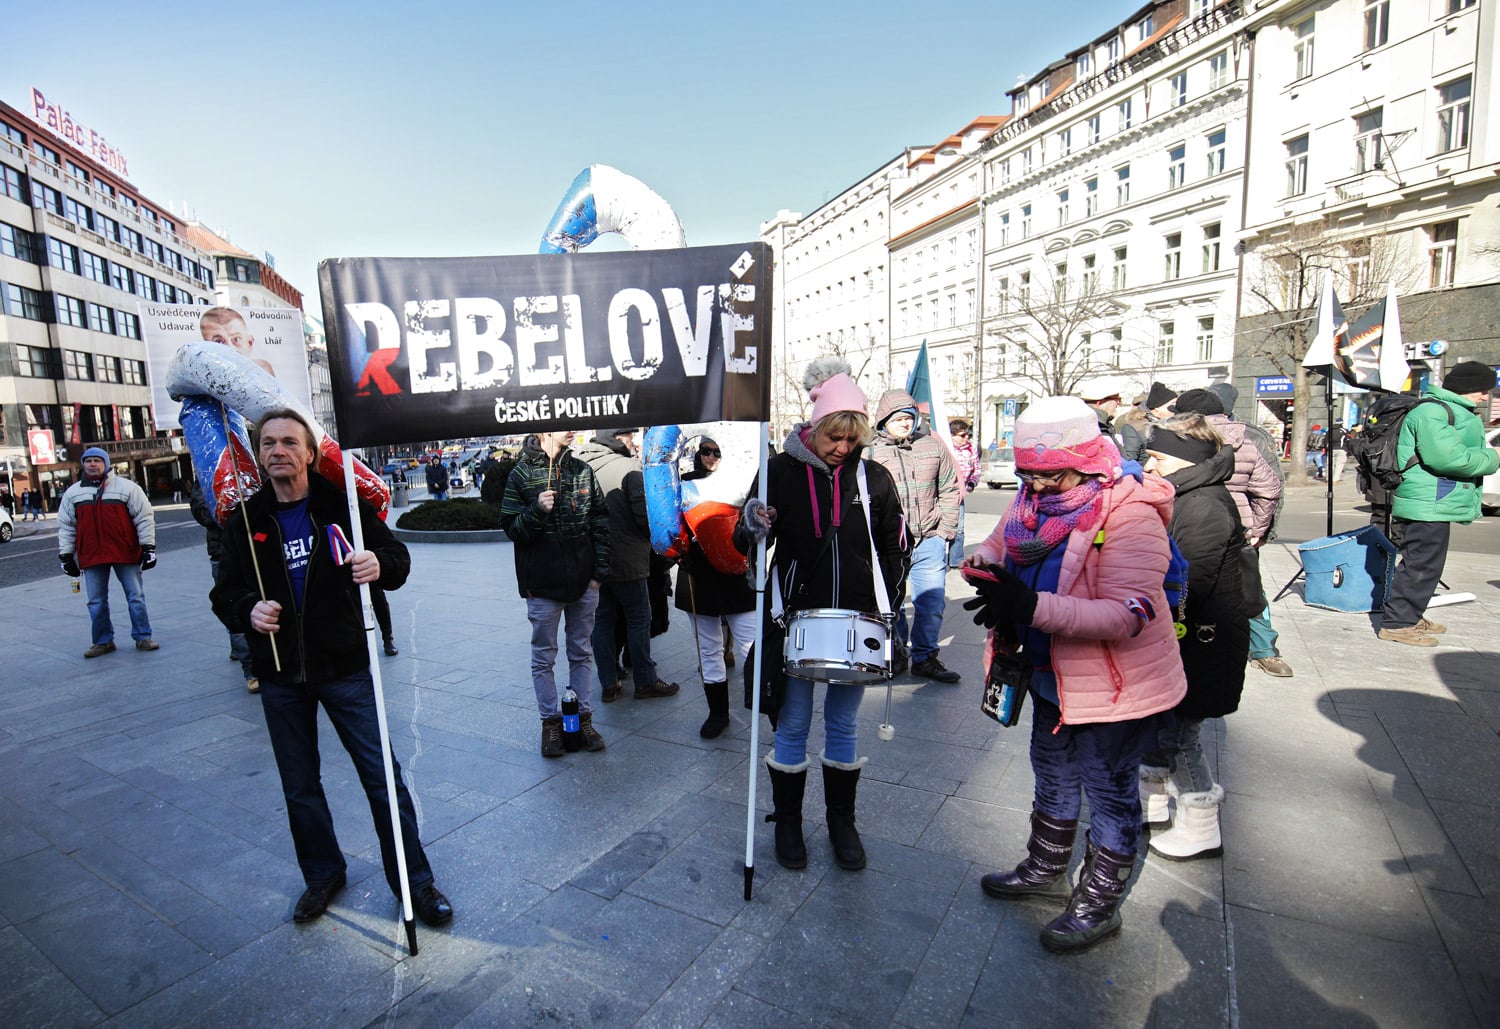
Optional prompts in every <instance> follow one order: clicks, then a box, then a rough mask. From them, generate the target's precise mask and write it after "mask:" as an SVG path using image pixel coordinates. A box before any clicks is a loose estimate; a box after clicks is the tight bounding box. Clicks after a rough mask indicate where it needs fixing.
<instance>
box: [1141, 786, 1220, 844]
mask: <svg viewBox="0 0 1500 1029" xmlns="http://www.w3.org/2000/svg"><path fill="white" fill-rule="evenodd" d="M1223 802H1224V787H1222V786H1220V785H1219V784H1218V783H1214V788H1213V789H1211V790H1209V791H1208V792H1207V793H1183V794H1180V795H1179V796H1178V797H1177V817H1176V818H1175V819H1174V820H1173V822H1172V828H1170V829H1168V830H1167V831H1166V832H1164V833H1157V834H1155V835H1153V836H1152V837H1151V853H1153V854H1159V855H1161V856H1162V857H1164V858H1167V859H1168V860H1170V861H1191V860H1192V859H1193V858H1201V857H1217V856H1218V855H1220V854H1222V853H1224V843H1223V839H1222V838H1221V837H1220V835H1219V805H1220V804H1222V803H1223Z"/></svg>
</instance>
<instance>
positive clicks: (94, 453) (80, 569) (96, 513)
mask: <svg viewBox="0 0 1500 1029" xmlns="http://www.w3.org/2000/svg"><path fill="white" fill-rule="evenodd" d="M57 550H58V554H57V558H58V561H59V562H61V564H62V570H63V574H64V575H70V576H72V577H73V578H75V579H77V578H82V579H83V581H84V585H85V587H86V588H87V590H88V597H89V623H90V629H91V632H92V634H93V644H92V645H91V646H90V647H89V649H87V650H85V651H84V652H83V656H84V657H100V656H102V655H104V654H108V653H110V652H111V651H113V650H114V649H115V627H114V624H113V623H112V622H111V621H110V618H109V575H110V572H111V571H113V572H114V575H115V578H116V579H119V580H120V587H121V588H122V589H123V590H124V591H125V601H126V604H127V605H128V606H129V608H130V637H131V639H133V640H135V649H136V650H158V649H160V648H159V646H158V645H157V643H156V641H155V640H153V639H152V638H151V617H150V615H149V614H148V613H147V612H146V590H145V587H144V586H143V585H142V583H141V573H142V572H144V571H146V570H148V569H150V568H154V567H156V513H155V512H154V511H152V509H151V502H150V501H149V500H147V499H146V494H145V492H144V491H143V490H142V489H141V488H140V487H139V486H137V485H136V484H135V483H133V482H131V481H130V480H129V479H122V478H120V477H119V476H118V475H115V474H114V473H113V472H112V471H111V470H110V467H109V454H108V453H107V452H106V451H105V450H104V449H102V448H101V447H89V448H88V449H87V450H85V451H84V452H83V478H82V479H80V480H78V481H77V482H75V483H73V485H71V486H69V487H68V490H67V492H66V493H64V494H63V498H62V504H61V505H60V506H59V507H58V509H57Z"/></svg>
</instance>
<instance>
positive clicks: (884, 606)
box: [856, 461, 891, 617]
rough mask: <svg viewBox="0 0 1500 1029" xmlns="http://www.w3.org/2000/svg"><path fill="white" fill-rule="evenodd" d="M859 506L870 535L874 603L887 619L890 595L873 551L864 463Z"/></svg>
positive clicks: (868, 484) (859, 472)
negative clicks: (863, 513) (862, 511)
mask: <svg viewBox="0 0 1500 1029" xmlns="http://www.w3.org/2000/svg"><path fill="white" fill-rule="evenodd" d="M856 474H857V475H858V477H859V504H860V507H862V508H864V511H865V528H866V529H868V530H869V533H870V570H871V572H873V573H874V579H875V602H876V603H877V604H879V605H880V613H881V614H882V615H883V616H886V617H889V616H890V613H891V595H890V593H889V592H887V590H886V588H885V573H884V572H883V571H881V568H880V555H879V554H878V553H876V551H875V523H874V522H873V521H872V520H871V517H870V483H869V480H868V479H866V478H865V463H864V462H863V461H861V462H860V463H859V471H858V472H857V473H856Z"/></svg>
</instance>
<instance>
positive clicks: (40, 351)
mask: <svg viewBox="0 0 1500 1029" xmlns="http://www.w3.org/2000/svg"><path fill="white" fill-rule="evenodd" d="M16 374H17V375H22V376H25V377H26V378H28V379H50V378H52V376H51V375H50V374H48V371H47V351H46V350H45V349H44V348H42V347H28V346H26V345H25V344H23V343H17V344H16Z"/></svg>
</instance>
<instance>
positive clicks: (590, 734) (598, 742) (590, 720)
mask: <svg viewBox="0 0 1500 1029" xmlns="http://www.w3.org/2000/svg"><path fill="white" fill-rule="evenodd" d="M578 731H579V732H580V733H582V734H583V749H584V750H587V751H597V750H603V749H604V737H603V736H600V735H599V730H598V729H595V728H594V713H593V712H592V711H585V712H583V714H581V715H579V716H578Z"/></svg>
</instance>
